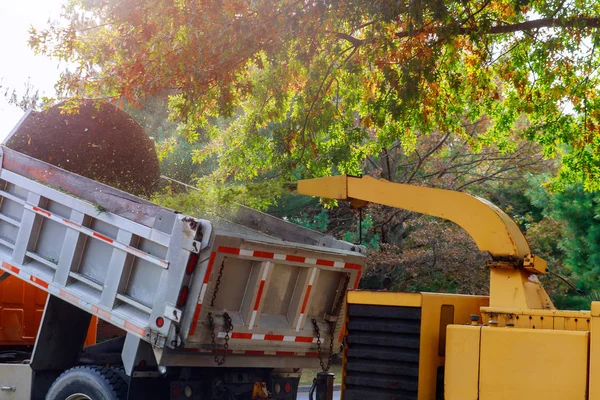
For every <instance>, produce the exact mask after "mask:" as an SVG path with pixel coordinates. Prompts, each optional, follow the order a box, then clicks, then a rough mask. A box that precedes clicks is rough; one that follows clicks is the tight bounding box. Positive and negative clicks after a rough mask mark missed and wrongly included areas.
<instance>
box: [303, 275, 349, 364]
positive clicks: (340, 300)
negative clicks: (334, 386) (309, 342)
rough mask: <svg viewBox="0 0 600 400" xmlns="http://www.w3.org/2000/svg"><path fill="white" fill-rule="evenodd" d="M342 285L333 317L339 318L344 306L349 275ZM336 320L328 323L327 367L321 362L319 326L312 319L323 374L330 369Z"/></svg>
mask: <svg viewBox="0 0 600 400" xmlns="http://www.w3.org/2000/svg"><path fill="white" fill-rule="evenodd" d="M344 275H345V278H344V284H343V286H342V292H341V293H340V295H339V296H338V299H337V303H336V304H335V307H334V309H333V314H332V316H333V317H336V316H339V313H340V310H341V309H342V305H343V304H344V300H345V298H346V290H348V282H350V274H344ZM336 322H337V320H332V321H329V354H328V356H327V365H325V362H324V361H323V353H322V349H321V343H322V342H321V332H320V331H319V325H317V320H316V319H315V318H313V319H312V323H313V326H314V327H315V335H316V336H317V352H318V353H319V364H321V369H322V370H323V372H327V371H329V368H330V367H331V360H332V358H333V333H334V331H335V326H336V325H337V324H336Z"/></svg>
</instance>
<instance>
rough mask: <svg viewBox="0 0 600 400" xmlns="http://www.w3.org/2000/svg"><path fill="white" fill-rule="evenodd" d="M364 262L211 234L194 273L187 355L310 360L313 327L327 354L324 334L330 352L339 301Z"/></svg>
mask: <svg viewBox="0 0 600 400" xmlns="http://www.w3.org/2000/svg"><path fill="white" fill-rule="evenodd" d="M364 260H365V257H364V256H363V255H361V254H359V253H357V252H351V251H346V250H334V249H326V248H320V247H317V246H308V245H294V244H292V243H289V242H277V241H273V242H269V241H266V240H264V239H262V240H256V239H253V238H252V237H244V236H241V235H240V236H233V235H231V234H224V233H220V234H217V235H216V236H215V240H214V243H213V245H212V249H211V253H210V257H209V259H208V260H206V263H205V265H202V266H201V267H200V268H201V270H200V272H199V273H197V274H195V275H196V277H195V280H197V281H198V282H195V283H194V285H193V286H194V287H195V292H194V293H191V295H192V296H193V297H192V298H194V299H197V301H196V306H195V310H194V313H193V317H192V319H191V321H190V322H189V324H188V325H189V329H188V331H187V335H188V336H187V338H186V343H185V348H186V351H188V352H199V353H206V352H208V353H216V354H218V353H225V350H226V349H227V352H228V353H232V354H246V355H278V356H315V357H316V356H318V347H319V346H317V341H318V339H317V328H316V327H318V331H319V335H320V342H321V343H322V344H321V346H320V347H321V348H322V349H323V350H322V353H323V354H328V353H329V340H330V338H331V334H333V338H334V346H335V347H334V349H335V350H337V347H338V346H337V344H339V342H341V340H342V336H343V333H342V329H343V319H344V318H343V312H344V307H343V306H342V302H343V299H344V296H345V293H346V290H347V289H351V288H356V287H357V285H358V282H359V279H360V275H361V269H362V265H363V264H364ZM227 317H229V318H230V319H231V323H230V324H229V323H228V322H227V321H226V320H227ZM211 319H212V323H211ZM315 323H316V327H315ZM183 326H184V329H185V327H186V322H185V321H184V323H183ZM332 326H333V332H331V329H330V327H332ZM226 328H229V329H226ZM213 335H214V339H215V340H214V342H213ZM225 346H227V347H226V348H225ZM213 364H214V363H213Z"/></svg>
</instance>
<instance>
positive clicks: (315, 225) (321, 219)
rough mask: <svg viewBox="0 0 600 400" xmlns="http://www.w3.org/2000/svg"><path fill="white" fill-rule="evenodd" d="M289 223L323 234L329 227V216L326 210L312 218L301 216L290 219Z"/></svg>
mask: <svg viewBox="0 0 600 400" xmlns="http://www.w3.org/2000/svg"><path fill="white" fill-rule="evenodd" d="M290 222H293V223H295V224H298V225H301V226H303V227H305V228H308V229H312V230H315V231H318V232H325V230H326V229H327V226H328V225H329V215H328V214H327V211H326V210H321V212H320V213H318V214H317V215H315V217H314V218H310V217H308V216H307V215H306V214H302V215H301V216H300V217H297V218H291V219H290Z"/></svg>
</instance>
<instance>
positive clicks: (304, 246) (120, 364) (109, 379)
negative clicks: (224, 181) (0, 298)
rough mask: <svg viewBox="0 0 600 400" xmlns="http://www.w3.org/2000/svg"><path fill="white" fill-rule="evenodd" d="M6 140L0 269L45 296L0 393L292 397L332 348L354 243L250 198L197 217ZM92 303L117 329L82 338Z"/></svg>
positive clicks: (354, 278) (352, 272) (100, 397)
mask: <svg viewBox="0 0 600 400" xmlns="http://www.w3.org/2000/svg"><path fill="white" fill-rule="evenodd" d="M0 150H1V152H0V158H1V163H0V165H1V169H0V268H1V269H2V273H3V274H4V275H2V277H1V278H0V279H2V280H4V279H5V278H7V277H10V276H12V277H11V278H10V279H14V278H13V277H16V278H18V279H20V280H22V281H25V282H26V283H27V284H29V285H34V286H36V287H37V288H39V289H41V290H43V291H45V292H47V293H48V294H49V296H48V300H47V302H46V304H45V308H44V311H43V315H42V316H40V318H41V322H40V328H39V331H38V334H37V337H36V340H35V347H34V348H33V349H32V351H28V350H27V349H26V348H25V349H23V348H14V349H13V348H7V347H6V346H4V347H3V348H2V351H1V352H0V362H2V364H0V389H1V390H0V399H34V400H42V399H48V400H81V399H87V400H117V399H118V400H124V399H136V400H137V399H160V400H164V399H171V400H180V399H181V400H183V399H198V400H199V399H227V400H231V399H248V400H250V399H254V398H267V397H268V398H273V399H295V398H296V391H297V387H298V382H299V376H300V371H301V369H302V368H307V367H310V368H316V367H318V366H319V365H320V362H323V364H327V363H328V360H329V358H330V357H331V353H332V352H336V351H338V350H339V347H340V343H341V341H342V337H343V332H342V329H343V328H342V327H343V320H344V318H343V313H344V306H343V303H344V299H345V294H346V291H347V290H348V289H352V288H356V287H357V285H358V282H359V279H360V276H361V268H362V266H363V265H364V263H365V255H364V248H363V247H361V246H357V245H354V244H351V243H347V242H343V241H338V240H335V239H333V238H332V237H329V236H326V235H323V234H321V233H318V232H314V231H311V230H308V229H305V228H302V227H299V226H296V225H293V224H290V223H287V222H285V221H283V220H280V219H277V218H274V217H271V216H268V215H266V214H262V213H259V212H256V211H253V210H250V209H246V208H243V207H242V208H241V209H240V212H239V213H238V214H237V215H236V216H233V217H231V218H229V219H227V220H225V219H219V220H218V221H217V220H214V221H213V220H202V219H196V218H192V217H189V216H186V215H182V214H180V213H177V212H176V211H173V210H169V209H166V208H163V207H160V206H157V205H155V204H153V203H151V202H149V201H146V200H143V199H141V198H138V197H135V196H133V195H130V194H128V193H125V192H122V191H119V190H116V189H114V188H112V187H109V186H106V185H103V184H100V183H98V182H96V181H93V180H90V179H87V178H84V177H81V176H79V175H75V174H73V173H70V172H67V171H65V170H62V169H60V168H57V167H55V166H52V165H50V164H47V163H45V162H42V161H40V160H37V159H34V158H31V157H28V156H26V155H24V154H22V153H19V152H17V151H15V150H11V149H9V148H7V147H5V146H1V147H0ZM1 288H2V286H1V285H0V293H1V290H2V289H1ZM92 316H96V317H98V318H100V319H102V320H104V321H106V322H108V323H110V324H113V325H115V326H117V327H119V328H121V329H122V330H123V331H124V332H126V334H125V336H123V337H119V338H116V339H113V340H108V341H105V342H102V343H98V344H95V345H92V346H89V347H84V340H85V338H86V333H87V331H88V327H89V325H90V320H91V318H92ZM7 354H8V355H9V356H6V355H7ZM3 355H4V356H6V357H3Z"/></svg>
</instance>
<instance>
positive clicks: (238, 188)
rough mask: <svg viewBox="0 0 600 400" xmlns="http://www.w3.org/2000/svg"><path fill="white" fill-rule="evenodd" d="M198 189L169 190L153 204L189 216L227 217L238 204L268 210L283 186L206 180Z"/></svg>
mask: <svg viewBox="0 0 600 400" xmlns="http://www.w3.org/2000/svg"><path fill="white" fill-rule="evenodd" d="M197 188H198V190H190V191H188V192H187V193H174V192H172V191H170V190H168V189H167V190H166V191H165V192H163V193H158V194H156V195H154V196H153V198H152V201H153V202H155V203H157V204H160V205H161V206H163V207H167V208H171V209H173V210H176V211H179V212H181V213H184V214H187V215H193V216H202V217H208V216H222V215H224V214H227V213H228V212H231V211H233V210H235V207H236V206H237V205H238V204H242V205H245V206H249V207H252V208H254V209H257V210H265V209H266V208H267V207H268V206H269V205H270V204H272V203H273V202H274V201H275V199H276V198H277V197H279V196H281V194H282V184H281V182H279V181H277V180H269V181H266V182H261V183H247V184H244V185H240V184H226V183H222V182H214V181H211V180H210V179H208V178H203V179H200V180H199V181H198V184H197Z"/></svg>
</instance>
